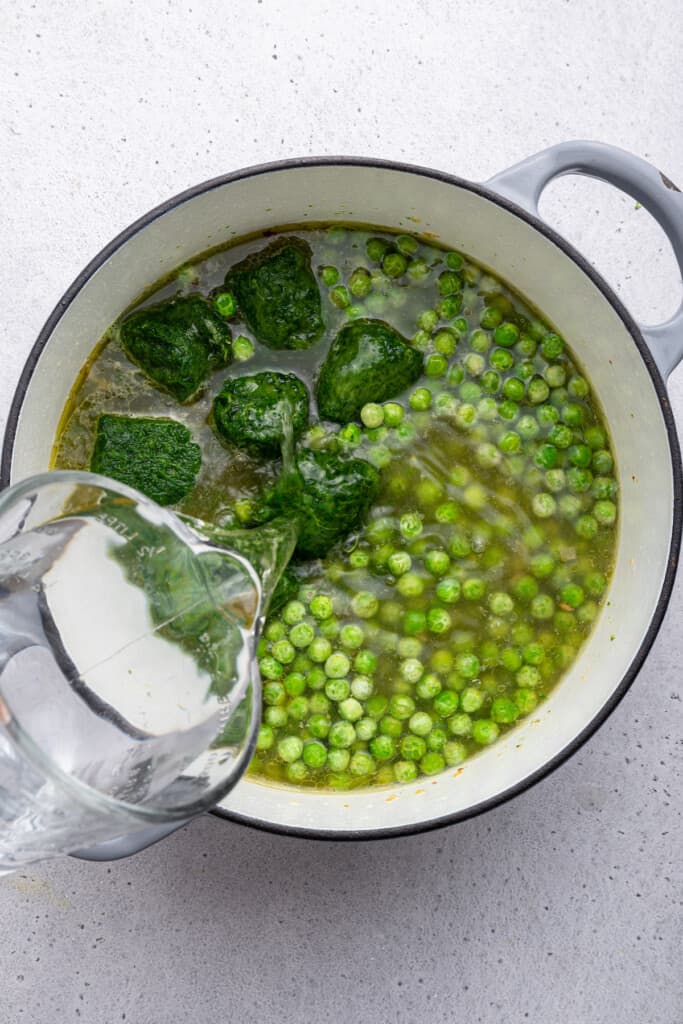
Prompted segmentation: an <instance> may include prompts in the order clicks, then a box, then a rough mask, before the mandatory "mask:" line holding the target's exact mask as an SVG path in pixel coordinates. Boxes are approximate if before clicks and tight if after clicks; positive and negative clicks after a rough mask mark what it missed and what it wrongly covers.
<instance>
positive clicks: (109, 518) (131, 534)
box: [95, 512, 140, 541]
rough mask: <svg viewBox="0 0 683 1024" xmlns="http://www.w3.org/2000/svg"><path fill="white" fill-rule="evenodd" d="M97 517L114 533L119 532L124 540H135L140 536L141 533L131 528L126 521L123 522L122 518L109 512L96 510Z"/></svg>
mask: <svg viewBox="0 0 683 1024" xmlns="http://www.w3.org/2000/svg"><path fill="white" fill-rule="evenodd" d="M95 518H96V519H99V521H100V522H101V523H104V525H105V526H108V527H109V528H110V529H111V530H113V531H114V533H118V534H119V536H120V537H123V538H124V540H129V541H134V540H137V539H138V538H139V537H140V534H139V533H137V532H135V531H133V530H130V529H129V528H128V527H127V526H126V525H125V523H122V522H121V520H120V519H117V518H116V516H113V515H110V514H109V513H108V512H96V513H95Z"/></svg>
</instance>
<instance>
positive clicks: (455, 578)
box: [254, 231, 617, 789]
mask: <svg viewBox="0 0 683 1024" xmlns="http://www.w3.org/2000/svg"><path fill="white" fill-rule="evenodd" d="M358 234H359V233H356V232H353V231H349V232H347V233H346V234H345V235H344V234H343V233H341V232H338V233H337V234H336V235H335V239H334V241H335V244H336V245H337V246H338V247H339V252H340V258H338V259H337V260H335V261H332V260H330V261H329V263H327V264H325V265H323V266H322V267H321V269H320V278H321V281H322V283H323V284H324V285H325V286H326V287H327V288H328V289H329V293H328V294H329V300H330V303H331V306H332V308H333V309H336V311H337V313H336V314H335V315H338V314H339V313H340V312H341V313H343V315H346V316H350V317H355V316H384V317H385V318H386V319H388V320H389V321H390V322H392V324H394V325H395V326H397V328H398V329H399V330H402V331H403V332H404V334H407V335H409V340H410V343H411V344H412V345H414V346H415V347H417V348H418V349H419V350H420V351H422V352H423V353H424V360H425V362H424V367H425V369H424V376H423V378H422V379H421V380H420V381H418V382H417V384H416V386H415V387H414V388H413V389H412V390H411V391H410V392H409V393H407V394H405V395H402V396H399V397H398V398H397V399H396V400H394V401H390V402H385V403H378V402H369V403H367V404H366V405H365V406H364V407H363V408H362V410H361V413H360V422H353V423H348V424H345V425H342V426H341V427H336V426H335V427H329V426H328V425H326V424H317V425H315V426H314V427H312V428H311V429H310V430H309V432H308V434H307V436H306V438H305V443H306V444H307V445H308V446H310V447H321V448H330V449H332V450H337V451H349V452H351V451H353V453H354V455H361V456H362V457H363V458H367V459H369V460H370V461H371V462H373V463H374V464H375V465H376V466H377V467H378V468H380V469H381V470H382V493H381V494H380V496H379V499H378V501H377V503H376V506H375V508H374V509H373V510H372V512H371V515H370V518H369V521H368V522H367V523H366V524H365V526H364V528H363V529H362V530H361V531H360V532H359V533H358V534H357V535H355V536H354V537H351V538H349V539H348V542H347V544H346V545H345V546H344V547H343V548H340V549H339V550H337V551H334V552H332V553H331V554H330V555H328V556H327V557H326V558H325V559H324V560H323V562H322V563H317V564H314V565H309V566H308V567H304V568H305V572H304V576H305V582H304V583H303V584H302V587H301V589H300V592H299V594H298V595H297V598H296V599H295V600H292V601H290V602H289V603H288V604H286V605H285V607H284V608H282V609H281V610H280V611H279V612H278V613H276V614H274V615H272V616H271V617H270V619H269V621H268V623H267V626H266V630H265V633H264V636H263V638H262V640H261V646H260V666H261V673H262V676H263V681H264V700H263V725H262V728H261V731H260V734H259V739H258V749H257V754H256V758H255V762H254V770H255V771H256V772H258V773H260V774H263V775H265V776H267V777H268V778H271V779H276V780H282V781H286V782H291V783H297V784H303V785H321V786H328V787H334V788H341V789H346V788H350V787H353V786H358V785H360V786H364V785H368V784H371V783H374V784H387V783H396V782H398V783H406V782H411V781H413V780H414V779H416V778H418V777H419V776H420V775H434V774H438V773H439V772H442V771H444V770H446V769H449V768H454V769H456V770H457V767H458V766H459V765H461V764H462V762H463V761H464V760H465V759H466V758H467V757H468V756H470V755H471V754H473V753H475V752H476V751H477V750H481V749H482V748H483V747H486V746H488V745H490V744H491V743H493V742H494V741H495V740H496V739H497V738H498V737H499V736H500V735H501V733H504V732H505V731H506V730H508V729H510V728H511V727H512V726H514V724H515V723H516V722H518V721H519V720H520V719H523V718H524V717H526V716H528V715H530V714H532V713H533V712H534V710H535V709H536V708H537V706H538V703H539V701H543V700H544V699H545V697H546V696H547V694H548V692H549V690H550V689H551V688H552V686H553V685H554V684H555V683H556V682H557V680H558V679H559V678H560V677H561V675H562V674H563V673H564V672H565V671H566V670H567V668H568V667H569V666H570V665H571V663H572V661H573V660H574V659H575V658H576V655H577V653H578V650H579V648H580V646H581V644H582V643H583V641H584V639H585V637H586V636H587V634H588V633H589V632H590V629H591V627H592V624H593V622H594V620H595V618H596V616H597V614H598V612H599V608H600V602H601V600H602V599H603V596H604V594H605V591H606V588H607V584H608V579H609V573H610V569H611V562H612V556H613V551H614V544H615V524H616V521H617V503H616V502H617V482H616V479H615V476H614V461H613V457H612V455H611V452H610V450H609V439H608V435H607V432H606V430H605V428H604V425H603V422H602V420H601V417H600V414H599V410H598V408H597V406H596V403H595V401H594V400H593V398H592V396H591V390H590V385H589V383H588V381H587V380H586V378H585V377H584V376H583V375H582V374H581V373H580V372H579V370H578V368H577V366H576V364H575V363H574V361H573V360H572V358H571V356H570V354H569V353H568V351H567V348H566V346H565V343H564V341H563V340H562V338H560V337H559V336H558V335H557V333H555V332H554V331H552V330H550V329H549V328H548V327H547V326H545V325H544V324H543V323H542V322H541V321H540V320H538V319H537V318H536V317H534V316H532V315H530V314H529V313H528V311H527V310H526V309H525V308H524V307H523V306H522V304H521V303H520V302H519V301H518V300H517V299H516V298H515V297H514V296H513V295H511V293H509V292H507V291H506V290H505V289H504V288H503V286H501V284H500V283H499V282H497V281H496V280H495V279H494V278H491V277H488V276H486V275H484V274H483V273H482V271H481V269H480V268H478V267H477V266H476V265H474V264H472V263H470V262H468V261H466V260H465V259H464V258H463V257H462V256H461V255H460V254H458V253H453V252H449V253H444V252H438V251H437V250H434V249H433V248H432V247H429V246H425V245H424V244H423V243H421V242H419V241H418V240H417V239H415V238H413V237H412V236H408V235H401V236H397V237H392V236H386V237H376V236H371V237H370V238H368V239H367V241H366V243H365V253H366V257H367V259H366V260H365V261H364V264H363V265H355V266H354V265H353V260H354V259H355V258H357V256H356V253H357V250H358V247H359V244H358ZM342 256H343V258H342ZM410 320H412V322H413V324H414V327H413V330H412V331H409V330H408V329H407V324H408V322H409V321H410Z"/></svg>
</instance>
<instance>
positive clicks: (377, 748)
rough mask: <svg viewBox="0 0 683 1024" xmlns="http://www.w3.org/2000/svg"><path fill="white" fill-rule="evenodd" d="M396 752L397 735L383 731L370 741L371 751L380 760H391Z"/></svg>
mask: <svg viewBox="0 0 683 1024" xmlns="http://www.w3.org/2000/svg"><path fill="white" fill-rule="evenodd" d="M395 752H396V743H395V737H393V736H389V735H387V734H386V733H383V734H382V735H381V736H375V738H374V739H372V740H371V741H370V753H371V754H372V756H373V757H374V758H376V760H378V761H389V760H391V758H392V757H393V756H394V754H395Z"/></svg>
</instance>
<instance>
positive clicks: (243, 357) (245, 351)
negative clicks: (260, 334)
mask: <svg viewBox="0 0 683 1024" xmlns="http://www.w3.org/2000/svg"><path fill="white" fill-rule="evenodd" d="M255 352H256V349H255V347H254V343H253V341H251V339H250V338H246V337H245V336H244V335H243V334H238V335H237V337H236V338H234V339H233V343H232V354H233V358H234V359H236V360H237V362H238V363H246V361H247V360H248V359H251V357H252V356H253V355H254V353H255Z"/></svg>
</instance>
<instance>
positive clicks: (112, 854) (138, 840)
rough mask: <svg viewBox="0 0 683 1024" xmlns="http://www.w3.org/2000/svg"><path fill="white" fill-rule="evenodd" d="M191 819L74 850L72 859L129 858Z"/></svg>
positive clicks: (175, 830) (146, 829)
mask: <svg viewBox="0 0 683 1024" xmlns="http://www.w3.org/2000/svg"><path fill="white" fill-rule="evenodd" d="M189 820H191V819H185V820H184V821H173V822H171V823H170V824H169V825H157V826H154V827H152V828H145V829H142V830H141V831H140V832H135V833H134V834H133V835H131V836H119V838H118V839H108V840H107V841H106V842H105V843H98V844H97V846H91V847H90V848H89V849H87V850H74V851H73V852H72V853H71V856H72V857H78V859H79V860H99V861H102V860H121V859H122V858H123V857H130V856H131V855H132V854H134V853H140V851H141V850H146V849H147V847H148V846H153V845H154V843H158V842H159V840H160V839H165V838H166V836H170V835H171V834H172V833H173V832H177V830H178V829H179V828H182V827H183V825H187V823H188V821H189Z"/></svg>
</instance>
